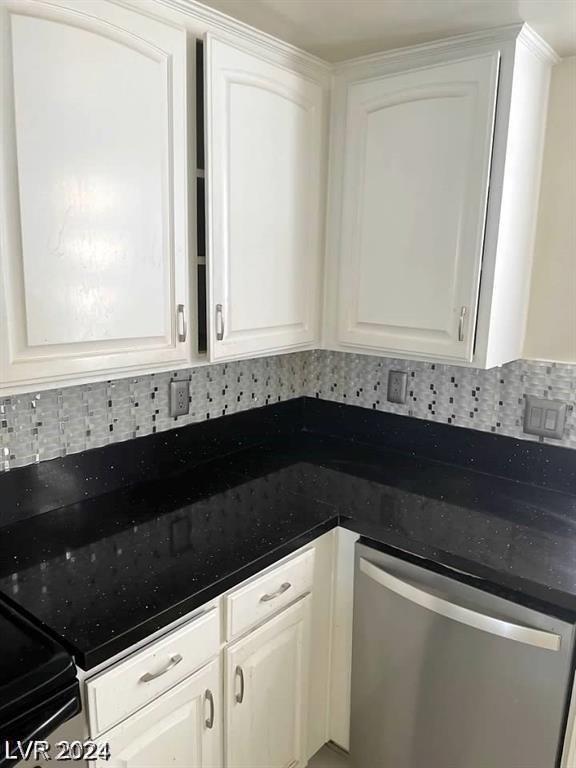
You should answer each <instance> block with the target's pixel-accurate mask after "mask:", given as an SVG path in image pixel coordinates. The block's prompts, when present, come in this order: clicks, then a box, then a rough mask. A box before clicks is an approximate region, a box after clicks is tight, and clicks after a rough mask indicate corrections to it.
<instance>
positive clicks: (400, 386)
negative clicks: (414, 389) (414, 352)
mask: <svg viewBox="0 0 576 768" xmlns="http://www.w3.org/2000/svg"><path fill="white" fill-rule="evenodd" d="M407 389H408V374H407V373H406V371H389V373H388V395H387V397H388V402H389V403H400V404H402V403H405V402H406V390H407Z"/></svg>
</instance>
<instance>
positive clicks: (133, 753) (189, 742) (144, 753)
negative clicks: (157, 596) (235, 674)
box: [96, 659, 222, 768]
mask: <svg viewBox="0 0 576 768" xmlns="http://www.w3.org/2000/svg"><path fill="white" fill-rule="evenodd" d="M221 687H222V686H221V680H220V662H219V660H217V659H216V660H215V661H213V662H211V663H210V664H208V666H206V667H204V669H202V670H200V671H199V672H197V673H196V674H195V675H192V677H189V678H188V679H187V680H185V681H184V682H183V683H180V685H177V686H176V687H175V688H172V689H171V690H170V691H168V692H167V693H165V694H163V695H162V696H160V697H159V698H158V699H156V700H155V701H154V702H153V703H152V704H149V705H148V706H147V707H145V708H144V709H142V710H140V711H139V712H137V713H136V714H134V715H132V716H131V717H129V718H128V719H127V720H125V721H124V722H123V723H121V724H120V725H117V726H116V727H115V728H113V729H112V730H111V731H108V732H107V733H106V734H104V735H103V736H101V737H100V739H99V740H98V741H99V742H101V743H108V744H109V746H110V760H109V761H106V760H98V761H97V762H96V766H97V768H104V766H108V768H166V767H167V766H173V768H221V766H222V757H221V754H222V751H221V739H222V729H221V718H222V706H221Z"/></svg>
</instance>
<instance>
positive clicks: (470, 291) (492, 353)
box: [326, 27, 550, 367]
mask: <svg viewBox="0 0 576 768" xmlns="http://www.w3.org/2000/svg"><path fill="white" fill-rule="evenodd" d="M549 70H550V54H549V51H548V50H547V49H546V46H543V45H542V44H541V41H539V40H538V39H537V38H536V37H535V36H534V35H533V34H532V33H530V32H529V31H528V30H526V29H524V30H521V28H520V27H517V28H514V29H508V30H505V31H502V32H496V33H494V35H493V36H490V35H489V34H488V33H487V34H485V35H476V36H469V37H468V38H459V39H458V38H457V39H455V40H454V41H444V42H443V43H438V44H431V45H428V46H421V47H418V48H415V49H412V50H409V49H404V50H403V51H400V52H397V53H391V54H382V55H381V56H373V57H367V58H366V59H365V60H358V61H356V62H350V63H349V64H343V65H342V66H341V67H340V68H339V71H338V73H337V76H336V84H335V96H334V105H333V114H332V119H333V144H332V157H331V162H332V173H331V185H332V189H331V217H330V220H329V222H330V223H329V227H330V236H329V244H328V252H327V259H328V266H327V272H328V273H327V288H328V295H327V299H328V301H327V311H326V321H327V334H326V341H327V344H326V345H327V346H328V347H330V348H336V349H343V350H348V351H355V350H356V351H361V352H367V353H376V354H383V355H389V356H400V357H407V358H423V359H429V360H439V361H446V362H454V363H462V364H472V365H475V366H478V367H491V366H493V365H498V364H501V363H504V362H508V361H509V360H512V359H517V358H518V357H520V356H521V348H522V337H523V332H524V322H525V314H526V305H527V300H528V285H529V277H530V268H531V250H532V238H533V221H534V219H535V216H536V209H537V199H538V186H539V170H540V158H541V153H542V140H543V132H544V119H543V118H544V115H545V111H546V98H547V87H548V78H549Z"/></svg>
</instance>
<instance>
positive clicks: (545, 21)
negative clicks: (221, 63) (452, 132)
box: [202, 0, 576, 61]
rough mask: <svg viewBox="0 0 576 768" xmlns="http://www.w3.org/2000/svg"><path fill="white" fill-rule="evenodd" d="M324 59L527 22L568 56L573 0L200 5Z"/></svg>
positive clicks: (243, 0)
mask: <svg viewBox="0 0 576 768" xmlns="http://www.w3.org/2000/svg"><path fill="white" fill-rule="evenodd" d="M202 2H204V3H205V4H206V5H209V6H211V7H212V8H216V9H218V10H220V11H223V12H224V13H227V14H229V15H230V16H234V17H235V18H237V19H239V20H241V21H244V22H246V23H247V24H251V25H252V26H254V27H257V28H258V29H261V30H263V31H265V32H268V33H270V34H272V35H275V36H276V37H279V38H281V39H282V40H286V41H287V42H289V43H293V44H294V45H297V46H299V47H300V48H304V49H305V50H307V51H310V52H311V53H315V54H316V55H317V56H320V57H321V58H323V59H326V60H327V61H342V60H344V59H348V58H352V57H354V56H361V55H363V54H366V53H373V52H376V51H383V50H388V49H391V48H399V47H402V46H405V45H413V44H415V43H423V42H427V41H430V40H437V39H440V38H442V37H449V36H450V35H457V34H462V33H464V32H474V31H477V30H482V29H488V28H490V27H497V26H502V25H505V24H514V23H516V22H520V21H526V22H528V23H529V24H530V25H531V26H532V27H533V28H534V30H535V31H536V32H538V33H539V34H540V35H541V36H542V37H543V38H544V39H545V40H546V42H548V43H549V44H550V45H551V46H552V47H553V48H554V49H555V50H556V52H557V53H558V54H559V55H560V56H571V55H574V54H576V0H202Z"/></svg>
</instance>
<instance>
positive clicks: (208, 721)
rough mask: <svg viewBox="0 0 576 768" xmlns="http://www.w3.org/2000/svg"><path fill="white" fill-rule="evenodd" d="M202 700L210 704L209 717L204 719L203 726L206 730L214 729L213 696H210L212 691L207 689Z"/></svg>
mask: <svg viewBox="0 0 576 768" xmlns="http://www.w3.org/2000/svg"><path fill="white" fill-rule="evenodd" d="M204 700H205V701H207V702H208V704H210V716H209V717H207V718H206V720H205V721H204V725H205V726H206V728H213V727H214V696H213V695H212V691H211V690H210V689H209V688H207V689H206V693H205V694H204Z"/></svg>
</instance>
